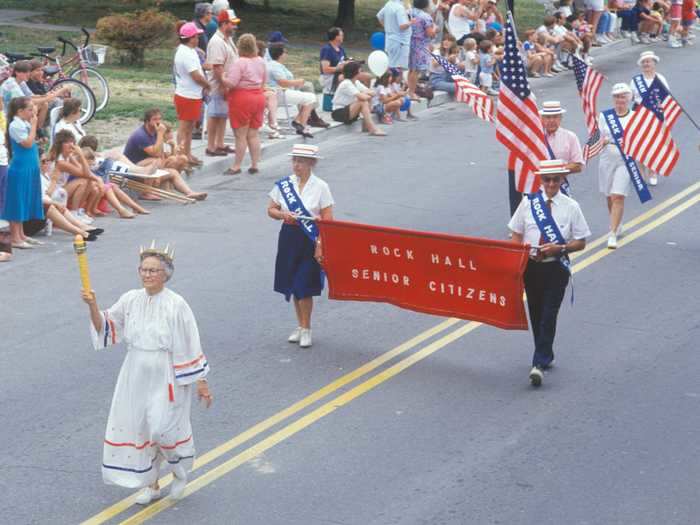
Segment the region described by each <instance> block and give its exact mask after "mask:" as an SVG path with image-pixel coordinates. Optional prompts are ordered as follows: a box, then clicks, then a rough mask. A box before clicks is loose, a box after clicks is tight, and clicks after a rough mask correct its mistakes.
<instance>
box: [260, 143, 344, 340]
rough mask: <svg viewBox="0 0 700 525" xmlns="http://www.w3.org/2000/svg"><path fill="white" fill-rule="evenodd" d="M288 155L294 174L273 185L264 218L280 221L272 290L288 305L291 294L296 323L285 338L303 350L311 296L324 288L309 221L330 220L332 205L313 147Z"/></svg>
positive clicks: (316, 243) (296, 148)
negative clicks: (316, 170) (317, 171)
mask: <svg viewBox="0 0 700 525" xmlns="http://www.w3.org/2000/svg"><path fill="white" fill-rule="evenodd" d="M289 155H290V156H291V157H292V168H293V170H294V174H292V175H290V176H289V177H285V178H284V179H280V180H278V181H277V182H276V183H275V186H274V187H273V188H272V191H271V192H270V193H269V196H270V203H269V205H268V207H267V214H268V215H269V216H270V217H271V218H273V219H276V220H281V221H284V224H282V229H281V230H280V234H279V241H278V244H277V260H276V262H275V291H276V292H279V293H281V294H284V297H285V299H286V300H287V301H289V299H290V298H291V297H292V296H294V310H295V311H296V315H297V321H298V324H297V328H296V329H295V330H294V331H293V332H292V333H291V335H290V336H289V338H288V339H287V340H288V341H289V342H290V343H299V346H300V347H302V348H308V347H310V346H311V344H312V341H311V311H312V309H313V297H314V296H317V295H321V291H322V290H323V273H322V271H321V266H320V265H319V262H320V260H321V239H320V237H319V233H318V227H317V226H316V223H315V222H314V219H317V218H321V219H325V220H333V204H334V202H333V196H332V195H331V190H330V188H329V187H328V184H326V182H325V181H323V180H321V179H320V178H318V177H316V175H314V174H313V173H312V172H311V170H312V168H313V167H314V166H315V165H316V162H317V161H318V159H320V158H321V157H320V156H319V154H318V146H313V145H311V144H295V145H294V147H293V149H292V152H291V153H290V154H289Z"/></svg>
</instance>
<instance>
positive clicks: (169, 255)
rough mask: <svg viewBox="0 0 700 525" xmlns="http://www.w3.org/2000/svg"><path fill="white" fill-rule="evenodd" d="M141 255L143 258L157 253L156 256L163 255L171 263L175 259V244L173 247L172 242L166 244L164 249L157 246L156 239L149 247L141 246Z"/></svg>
mask: <svg viewBox="0 0 700 525" xmlns="http://www.w3.org/2000/svg"><path fill="white" fill-rule="evenodd" d="M139 255H140V256H141V258H142V259H143V258H144V257H147V256H149V255H155V256H156V257H162V258H163V259H165V260H166V261H168V262H169V263H170V264H172V263H173V260H174V259H175V247H174V246H173V247H172V248H171V247H170V244H166V245H165V248H163V249H162V250H160V249H158V248H156V241H155V240H154V241H153V242H151V246H150V247H149V248H144V247H143V246H141V250H140V252H139Z"/></svg>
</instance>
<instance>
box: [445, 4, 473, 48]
mask: <svg viewBox="0 0 700 525" xmlns="http://www.w3.org/2000/svg"><path fill="white" fill-rule="evenodd" d="M459 6H460V4H455V5H453V6H452V8H451V9H450V16H449V18H448V19H447V25H448V27H449V28H450V33H451V34H452V36H453V37H455V38H456V39H457V40H459V39H460V38H462V37H463V36H464V35H467V34H469V32H470V31H471V27H470V26H469V19H468V18H466V17H462V16H457V15H455V9H457V7H459ZM462 7H463V6H462Z"/></svg>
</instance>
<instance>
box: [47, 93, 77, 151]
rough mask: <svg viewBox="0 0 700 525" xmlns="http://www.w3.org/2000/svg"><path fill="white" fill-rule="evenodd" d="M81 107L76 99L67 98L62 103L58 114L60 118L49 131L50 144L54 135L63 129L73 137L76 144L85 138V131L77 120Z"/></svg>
mask: <svg viewBox="0 0 700 525" xmlns="http://www.w3.org/2000/svg"><path fill="white" fill-rule="evenodd" d="M81 105H82V103H81V102H80V99H77V98H67V99H66V100H64V101H63V107H62V108H61V113H60V115H61V117H60V119H59V121H58V122H56V125H55V126H54V128H53V130H51V138H52V143H53V137H55V136H56V133H58V132H59V131H62V130H64V129H67V130H68V131H69V132H70V133H71V134H72V135H73V138H74V139H75V142H76V144H77V143H78V142H80V139H82V138H83V137H84V136H85V130H84V129H83V126H82V125H81V124H80V120H79V119H80V106H81Z"/></svg>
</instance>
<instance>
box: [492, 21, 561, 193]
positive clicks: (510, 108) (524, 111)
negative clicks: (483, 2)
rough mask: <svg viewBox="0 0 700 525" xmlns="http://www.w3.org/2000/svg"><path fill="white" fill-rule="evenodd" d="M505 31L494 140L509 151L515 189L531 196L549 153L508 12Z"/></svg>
mask: <svg viewBox="0 0 700 525" xmlns="http://www.w3.org/2000/svg"><path fill="white" fill-rule="evenodd" d="M505 32H506V42H505V53H504V56H503V61H502V62H501V88H500V90H499V93H498V113H497V116H496V138H498V140H499V141H500V142H501V144H503V145H504V146H505V147H506V148H508V150H509V152H510V155H509V162H508V165H509V168H510V166H511V165H512V166H513V168H514V171H515V184H516V187H517V188H518V190H519V191H524V192H526V193H534V192H536V191H537V190H539V188H540V185H541V184H540V180H539V177H538V176H537V175H535V174H534V171H535V170H536V168H537V165H538V164H539V162H540V161H541V160H545V159H548V158H549V154H548V151H547V146H546V144H545V138H544V129H543V127H542V119H541V118H540V114H539V111H538V109H537V103H536V102H535V96H534V95H533V94H532V92H531V91H530V85H529V84H528V82H527V73H526V72H525V67H524V66H523V61H522V59H521V58H520V54H519V53H518V48H517V44H516V34H515V27H514V25H513V15H512V13H510V12H509V13H508V20H507V22H506V27H505Z"/></svg>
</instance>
